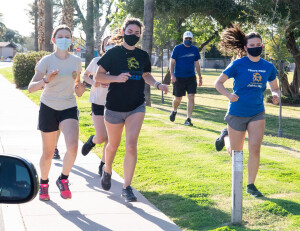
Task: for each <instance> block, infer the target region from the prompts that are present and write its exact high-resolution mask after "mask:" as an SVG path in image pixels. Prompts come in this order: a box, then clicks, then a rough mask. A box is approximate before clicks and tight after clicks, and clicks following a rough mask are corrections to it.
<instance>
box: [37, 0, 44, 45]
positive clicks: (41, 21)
mask: <svg viewBox="0 0 300 231" xmlns="http://www.w3.org/2000/svg"><path fill="white" fill-rule="evenodd" d="M44 12H45V0H38V39H39V47H40V50H45V14H44Z"/></svg>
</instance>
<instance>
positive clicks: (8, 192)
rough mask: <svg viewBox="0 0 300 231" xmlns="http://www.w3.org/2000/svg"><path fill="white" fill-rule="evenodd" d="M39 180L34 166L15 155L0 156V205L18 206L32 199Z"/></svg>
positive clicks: (35, 193) (36, 190)
mask: <svg viewBox="0 0 300 231" xmlns="http://www.w3.org/2000/svg"><path fill="white" fill-rule="evenodd" d="M38 183H39V179H38V175H37V172H36V169H35V167H34V165H33V164H32V163H31V162H30V161H28V160H25V159H23V158H22V157H19V156H15V155H7V154H0V203H5V204H20V203H25V202H28V201H31V200H32V199H34V198H35V197H36V195H37V192H38V186H39V184H38Z"/></svg>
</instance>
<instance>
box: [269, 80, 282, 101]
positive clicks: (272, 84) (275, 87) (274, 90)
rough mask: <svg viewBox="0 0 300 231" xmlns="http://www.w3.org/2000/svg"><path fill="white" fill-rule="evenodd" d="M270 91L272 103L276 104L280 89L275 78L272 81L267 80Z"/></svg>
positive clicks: (278, 99)
mask: <svg viewBox="0 0 300 231" xmlns="http://www.w3.org/2000/svg"><path fill="white" fill-rule="evenodd" d="M269 85H270V88H271V92H272V96H273V99H272V102H273V103H274V104H278V103H279V102H280V90H279V87H278V83H277V79H274V80H273V81H271V82H269Z"/></svg>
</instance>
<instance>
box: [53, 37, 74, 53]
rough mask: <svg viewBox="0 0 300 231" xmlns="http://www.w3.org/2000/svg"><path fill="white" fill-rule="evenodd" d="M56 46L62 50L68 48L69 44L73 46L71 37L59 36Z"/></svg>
mask: <svg viewBox="0 0 300 231" xmlns="http://www.w3.org/2000/svg"><path fill="white" fill-rule="evenodd" d="M56 46H57V48H58V49H60V50H62V51H66V50H68V48H69V46H71V39H69V38H58V39H56Z"/></svg>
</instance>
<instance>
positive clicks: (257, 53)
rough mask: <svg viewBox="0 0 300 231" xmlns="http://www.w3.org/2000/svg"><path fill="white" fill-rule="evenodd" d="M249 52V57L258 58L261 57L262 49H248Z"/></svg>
mask: <svg viewBox="0 0 300 231" xmlns="http://www.w3.org/2000/svg"><path fill="white" fill-rule="evenodd" d="M247 52H248V53H249V55H251V56H253V57H257V56H260V55H261V53H262V47H253V48H248V47H247Z"/></svg>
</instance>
